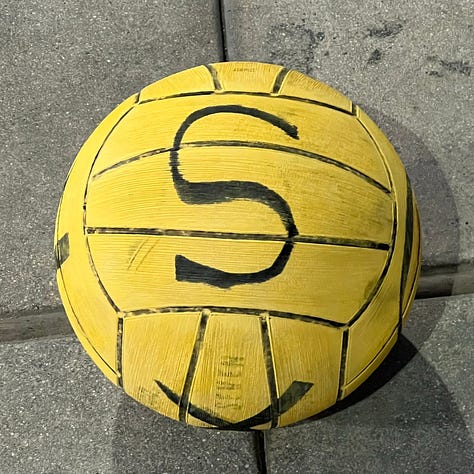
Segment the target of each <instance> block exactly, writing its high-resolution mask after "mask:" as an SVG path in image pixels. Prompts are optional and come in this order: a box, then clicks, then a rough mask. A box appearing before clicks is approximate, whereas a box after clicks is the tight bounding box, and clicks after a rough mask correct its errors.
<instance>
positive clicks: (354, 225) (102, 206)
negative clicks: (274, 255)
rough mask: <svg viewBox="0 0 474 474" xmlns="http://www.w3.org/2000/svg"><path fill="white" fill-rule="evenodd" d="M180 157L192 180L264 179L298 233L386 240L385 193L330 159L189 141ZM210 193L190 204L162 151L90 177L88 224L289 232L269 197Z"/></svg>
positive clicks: (388, 206) (387, 207) (389, 230)
mask: <svg viewBox="0 0 474 474" xmlns="http://www.w3.org/2000/svg"><path fill="white" fill-rule="evenodd" d="M180 163H181V169H182V171H183V174H184V175H185V177H186V179H187V180H189V181H191V182H203V183H207V184H209V183H213V182H216V181H231V180H240V181H241V182H248V181H252V182H258V183H260V184H261V185H263V186H266V187H267V188H269V189H271V190H272V191H274V192H276V193H277V194H278V195H279V196H281V197H282V198H283V199H284V200H285V201H286V202H287V203H288V205H289V207H290V209H291V212H292V214H293V216H294V220H295V222H297V223H298V231H299V234H300V235H302V236H308V237H313V236H325V237H333V238H340V239H344V238H345V239H351V240H357V239H362V240H371V241H374V242H379V243H386V244H389V243H390V239H391V234H392V221H391V207H392V201H391V197H390V195H387V194H386V193H384V192H382V191H381V190H380V189H378V188H375V187H374V186H371V185H370V184H368V183H367V182H366V181H365V180H363V179H361V178H360V177H358V176H356V175H354V174H352V173H348V172H347V171H345V170H343V169H341V168H338V167H336V166H333V165H331V164H328V163H324V162H320V161H317V160H314V159H312V158H308V157H305V156H297V155H295V154H291V153H289V152H282V151H276V150H268V149H261V148H260V149H259V148H244V149H242V147H206V148H186V149H184V150H183V151H182V152H181V153H180ZM314 182H316V183H317V185H316V186H314V187H313V186H309V185H308V183H314ZM243 187H244V186H243ZM242 195H243V196H245V194H244V190H243V191H242ZM361 196H363V199H361ZM212 200H213V199H212V196H209V204H206V205H190V204H188V203H185V202H184V201H183V200H182V199H180V197H179V196H178V194H177V192H176V187H175V183H174V182H173V175H172V173H171V172H170V169H169V153H162V154H159V155H154V156H148V157H146V158H143V159H142V160H139V161H134V162H132V163H129V164H127V165H124V166H121V167H120V168H115V169H113V170H110V171H109V172H107V173H104V174H102V175H100V176H99V177H98V178H97V179H95V180H94V181H93V182H91V183H90V185H89V190H88V195H87V202H88V208H87V216H86V217H87V225H88V226H92V227H131V228H155V229H161V230H166V229H177V230H200V231H209V232H242V233H257V234H264V235H268V236H270V235H277V236H280V237H281V236H284V235H285V234H286V231H285V227H284V225H283V223H282V221H281V219H280V216H279V215H278V214H277V213H276V212H275V211H274V210H272V208H271V207H270V206H268V205H266V204H263V203H261V202H258V201H257V200H255V201H251V200H249V199H245V200H243V199H240V200H234V201H228V202H223V203H216V204H211V203H212ZM111 209H113V212H112V211H111Z"/></svg>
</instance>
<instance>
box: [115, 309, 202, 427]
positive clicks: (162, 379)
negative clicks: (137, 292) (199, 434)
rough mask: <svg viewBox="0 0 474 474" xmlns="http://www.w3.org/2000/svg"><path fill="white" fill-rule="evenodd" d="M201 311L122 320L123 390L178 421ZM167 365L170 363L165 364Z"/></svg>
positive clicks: (150, 315) (151, 315)
mask: <svg viewBox="0 0 474 474" xmlns="http://www.w3.org/2000/svg"><path fill="white" fill-rule="evenodd" d="M199 322H200V312H196V311H195V312H192V311H190V312H182V313H179V314H176V313H164V314H149V315H141V316H134V317H129V318H125V319H124V325H123V341H122V372H123V374H122V375H123V387H124V390H125V392H127V393H128V394H129V395H130V396H131V397H133V398H135V399H136V400H138V401H139V402H140V403H143V404H144V405H146V406H148V407H150V408H152V409H154V410H156V411H158V412H159V413H162V414H164V415H166V416H169V417H170V418H174V419H179V405H178V404H177V403H175V401H173V400H172V399H170V397H169V396H168V395H167V393H166V392H165V391H164V390H163V389H165V390H166V389H169V390H170V391H171V392H173V393H175V394H177V395H178V396H181V393H182V391H183V388H184V384H185V380H186V375H187V373H188V368H189V364H190V360H191V357H192V353H193V347H194V344H195V340H196V338H197V335H198V332H199ZM167 362H169V363H167Z"/></svg>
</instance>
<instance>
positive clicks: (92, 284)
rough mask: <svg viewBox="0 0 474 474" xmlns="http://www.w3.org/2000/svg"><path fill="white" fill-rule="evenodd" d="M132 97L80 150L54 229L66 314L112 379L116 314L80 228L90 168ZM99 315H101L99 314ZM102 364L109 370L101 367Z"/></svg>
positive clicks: (79, 335) (102, 124)
mask: <svg viewBox="0 0 474 474" xmlns="http://www.w3.org/2000/svg"><path fill="white" fill-rule="evenodd" d="M135 100H136V96H132V97H130V98H129V99H127V100H126V101H124V102H123V103H122V104H121V105H119V106H118V107H117V108H116V109H115V110H114V111H113V112H112V113H111V114H110V115H109V116H108V117H107V118H106V119H105V120H104V121H103V122H102V123H101V124H100V125H99V126H98V127H97V129H96V130H95V131H94V133H93V134H92V135H91V137H90V139H89V140H87V142H86V143H85V144H84V145H83V147H82V148H81V150H80V151H79V154H78V156H77V158H76V160H75V162H74V165H73V167H72V168H71V171H70V172H69V176H68V179H67V182H66V185H65V188H64V193H63V196H62V200H61V204H60V207H59V210H58V216H57V220H56V230H55V245H56V247H57V246H58V242H59V241H60V240H61V239H63V238H64V236H65V235H67V236H68V244H69V252H68V256H67V258H65V259H64V258H63V259H61V260H62V261H61V264H60V266H59V268H58V271H57V280H58V286H59V291H60V294H61V299H62V301H63V302H65V309H66V313H67V315H68V318H69V320H70V322H71V325H72V326H73V328H74V329H75V331H76V333H77V335H78V337H79V339H80V340H81V342H82V341H86V342H85V344H84V345H85V347H86V348H87V349H88V352H89V353H90V354H91V357H92V358H93V360H94V361H96V362H97V364H98V365H99V366H100V367H102V368H103V369H104V372H105V373H107V376H108V377H109V378H110V379H115V378H116V377H114V376H113V375H112V374H111V370H116V369H117V361H116V352H117V342H116V341H117V336H116V333H117V314H116V311H115V310H114V308H113V307H112V306H111V304H110V302H109V300H108V299H107V296H106V295H105V294H104V293H103V292H102V291H101V290H100V288H99V286H98V281H97V276H96V274H95V272H94V270H93V269H92V268H91V267H90V263H89V251H88V247H87V242H86V238H85V236H84V229H83V216H84V210H83V204H84V194H85V189H86V185H87V179H88V176H89V171H90V168H91V166H92V163H93V160H94V158H95V156H96V154H97V151H98V149H99V148H100V146H101V144H102V143H103V141H104V140H105V138H106V137H107V134H108V133H109V132H110V130H111V129H112V128H113V127H114V126H115V124H116V123H117V122H118V121H119V120H120V119H121V118H122V117H123V116H124V115H125V114H126V113H127V112H128V111H129V110H130V108H131V107H133V104H134V103H135ZM78 275H80V278H78ZM97 314H100V315H101V317H100V318H98V317H97ZM79 321H80V323H79ZM92 348H93V350H92ZM101 359H102V360H101ZM105 364H107V366H108V367H109V368H106V367H103V366H104V365H105Z"/></svg>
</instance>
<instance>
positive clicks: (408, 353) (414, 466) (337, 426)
mask: <svg viewBox="0 0 474 474" xmlns="http://www.w3.org/2000/svg"><path fill="white" fill-rule="evenodd" d="M473 323H474V295H466V296H459V297H450V298H434V299H430V300H422V301H416V302H415V305H414V309H413V312H412V314H411V315H410V319H409V322H408V324H407V327H406V328H405V329H404V332H403V335H402V337H401V338H400V341H399V342H398V343H397V345H396V346H395V348H394V349H393V350H392V352H391V353H390V354H389V356H388V358H387V359H386V361H385V362H384V363H383V364H382V366H381V367H380V369H379V370H377V371H376V372H375V373H374V375H373V376H372V377H371V378H370V379H369V380H368V381H367V383H366V384H365V385H363V386H361V388H360V389H359V390H357V391H356V392H354V394H352V395H351V396H350V397H349V398H348V399H347V400H346V401H345V402H343V403H342V404H341V405H340V406H339V407H337V408H335V409H334V410H332V413H331V414H328V416H326V417H320V418H319V419H317V420H315V421H311V422H308V423H306V424H302V425H299V426H295V427H291V428H287V429H277V430H275V431H271V432H270V433H269V434H268V438H267V439H268V442H267V457H268V463H269V472H272V473H275V474H278V473H288V472H292V473H307V472H317V473H328V474H330V473H334V472H341V473H346V472H347V473H353V472H360V473H379V472H389V473H393V474H398V473H407V472H430V473H440V474H441V473H445V472H450V473H465V472H471V471H472V466H473V465H474V454H473V453H474V444H473V435H474V404H473V400H472V386H473V385H474V372H473V370H472V366H473V363H474V351H473V347H474V332H473V330H472V327H473Z"/></svg>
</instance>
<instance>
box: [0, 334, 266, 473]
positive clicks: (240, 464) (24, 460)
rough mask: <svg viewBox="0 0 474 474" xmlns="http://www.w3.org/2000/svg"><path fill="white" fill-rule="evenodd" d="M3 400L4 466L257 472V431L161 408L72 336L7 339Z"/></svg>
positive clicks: (1, 350) (0, 440) (1, 351)
mask: <svg viewBox="0 0 474 474" xmlns="http://www.w3.org/2000/svg"><path fill="white" fill-rule="evenodd" d="M0 407H1V409H0V426H1V430H0V472H5V473H9V474H17V473H25V474H26V473H28V474H29V473H32V472H34V473H49V474H64V473H73V474H83V473H91V474H92V473H100V474H119V473H124V474H125V473H127V474H128V473H175V472H185V473H222V472H228V473H243V472H249V473H255V472H257V467H256V466H257V464H256V457H255V453H254V444H253V435H252V433H239V432H227V431H225V432H220V431H214V430H203V429H198V428H193V427H190V426H186V425H184V424H181V423H179V422H176V421H173V420H169V419H167V418H165V417H162V416H160V415H158V414H155V413H154V412H152V411H151V410H149V409H147V408H145V407H143V406H141V405H139V404H138V403H136V402H135V401H134V400H132V399H131V398H129V397H127V396H126V395H124V394H123V392H122V391H121V390H120V389H118V388H117V387H115V386H114V385H112V384H111V383H110V382H109V381H108V380H106V378H105V377H104V376H103V375H102V374H101V373H100V372H99V370H98V369H97V368H96V367H95V366H94V365H93V363H92V362H91V361H90V359H89V357H88V356H87V355H86V354H85V352H84V350H83V349H82V348H81V346H80V345H79V343H78V342H76V339H75V338H72V337H64V338H59V339H37V340H33V341H28V342H21V343H5V344H2V345H0Z"/></svg>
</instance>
